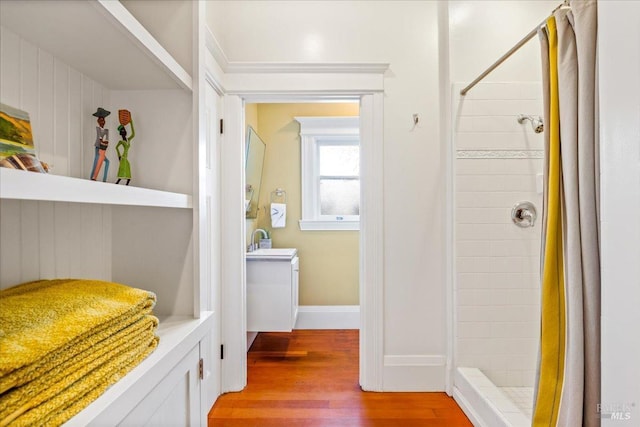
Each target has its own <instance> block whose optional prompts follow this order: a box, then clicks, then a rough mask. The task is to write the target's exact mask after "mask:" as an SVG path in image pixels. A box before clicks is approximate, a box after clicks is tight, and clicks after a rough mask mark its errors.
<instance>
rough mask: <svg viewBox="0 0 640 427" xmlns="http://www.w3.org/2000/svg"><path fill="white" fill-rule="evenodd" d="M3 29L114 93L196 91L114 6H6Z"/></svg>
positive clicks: (0, 14)
mask: <svg viewBox="0 0 640 427" xmlns="http://www.w3.org/2000/svg"><path fill="white" fill-rule="evenodd" d="M0 23H1V24H2V25H3V26H5V27H7V28H9V29H10V30H12V31H13V32H15V33H16V34H19V35H20V36H21V37H24V38H25V39H26V40H28V41H30V42H31V43H33V44H35V45H36V46H39V47H40V48H42V49H44V50H46V51H48V52H49V53H51V54H53V55H54V56H55V57H57V58H59V59H61V60H63V61H64V62H65V63H67V64H68V65H70V66H71V67H72V68H74V69H76V70H78V71H80V72H81V73H83V74H85V75H86V76H88V77H89V78H91V79H94V80H95V81H97V82H99V83H101V84H103V85H104V86H106V87H107V88H109V89H112V90H127V89H139V90H144V89H177V88H182V89H186V90H192V85H193V81H192V78H191V76H190V75H189V73H188V72H187V71H186V70H185V69H184V68H183V67H182V66H181V65H180V64H178V62H177V61H176V60H175V59H174V58H173V57H172V56H171V55H170V54H169V53H168V52H167V50H166V49H165V48H164V47H162V45H161V44H160V43H159V42H158V41H157V40H156V39H155V38H154V37H153V36H152V35H151V34H150V33H149V31H147V30H146V29H145V28H144V27H143V26H142V24H140V22H139V21H138V20H137V19H136V18H135V17H134V16H133V15H132V14H131V13H130V12H129V11H128V10H127V9H126V8H125V7H124V6H123V5H122V4H121V3H120V2H119V1H114V0H87V1H75V0H61V1H50V0H30V1H21V0H2V1H1V2H0Z"/></svg>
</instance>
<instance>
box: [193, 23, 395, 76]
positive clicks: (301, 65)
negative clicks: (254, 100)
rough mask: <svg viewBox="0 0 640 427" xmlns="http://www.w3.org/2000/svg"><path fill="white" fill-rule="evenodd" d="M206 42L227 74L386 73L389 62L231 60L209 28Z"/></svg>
mask: <svg viewBox="0 0 640 427" xmlns="http://www.w3.org/2000/svg"><path fill="white" fill-rule="evenodd" d="M205 44H206V46H207V49H208V50H209V52H211V55H213V57H214V59H215V60H216V62H217V64H218V66H219V67H220V68H221V69H222V71H223V72H224V73H225V74H278V73H293V74H300V73H302V74H304V73H320V74H327V73H329V74H384V73H386V72H387V70H388V69H389V65H390V64H389V63H388V62H348V63H344V62H244V61H230V60H229V58H228V57H227V55H226V54H225V53H224V49H222V46H221V45H220V42H219V41H218V39H217V38H216V37H215V36H214V35H213V33H212V32H211V30H209V29H207V32H206V35H205Z"/></svg>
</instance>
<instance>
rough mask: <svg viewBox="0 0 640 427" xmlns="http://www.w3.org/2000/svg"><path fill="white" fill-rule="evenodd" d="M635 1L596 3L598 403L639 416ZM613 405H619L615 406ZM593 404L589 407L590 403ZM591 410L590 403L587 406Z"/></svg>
mask: <svg viewBox="0 0 640 427" xmlns="http://www.w3.org/2000/svg"><path fill="white" fill-rule="evenodd" d="M638 22H640V2H638V1H634V2H628V1H607V2H600V3H598V31H599V34H598V44H599V46H598V55H599V68H598V69H599V72H600V135H601V139H600V144H601V146H600V154H601V199H600V200H601V211H600V213H601V226H602V229H601V243H600V244H601V254H602V259H601V268H602V397H601V400H602V404H603V405H605V408H607V409H608V410H607V409H605V410H604V411H603V412H610V411H619V412H621V413H622V414H621V415H622V416H624V415H626V413H627V412H628V415H629V419H627V420H624V419H622V420H603V423H602V425H603V427H607V426H612V427H613V426H637V425H638V423H639V422H640V421H639V420H640V410H639V409H638V408H639V405H640V388H638V382H639V381H640V365H639V364H638V361H639V360H640V334H638V332H637V327H636V326H637V325H638V324H640V310H638V307H640V286H638V285H639V284H640V263H639V262H638V261H639V260H640V221H638V218H640V83H639V81H638V75H640V27H638ZM615 408H619V409H615ZM589 409H592V408H589ZM593 410H595V408H593Z"/></svg>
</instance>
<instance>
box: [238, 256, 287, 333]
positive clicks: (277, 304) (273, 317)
mask: <svg viewBox="0 0 640 427" xmlns="http://www.w3.org/2000/svg"><path fill="white" fill-rule="evenodd" d="M297 254H298V250H297V249H295V248H274V249H258V250H255V251H252V252H248V253H247V255H246V260H247V331H249V332H291V330H292V329H293V328H294V326H295V324H296V319H297V317H298V273H299V260H298V256H297Z"/></svg>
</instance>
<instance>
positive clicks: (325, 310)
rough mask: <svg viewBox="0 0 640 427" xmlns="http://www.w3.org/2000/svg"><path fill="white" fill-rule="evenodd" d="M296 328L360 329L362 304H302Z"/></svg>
mask: <svg viewBox="0 0 640 427" xmlns="http://www.w3.org/2000/svg"><path fill="white" fill-rule="evenodd" d="M294 329H360V306H359V305H301V306H299V307H298V320H297V321H296V326H295V328H294Z"/></svg>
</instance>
